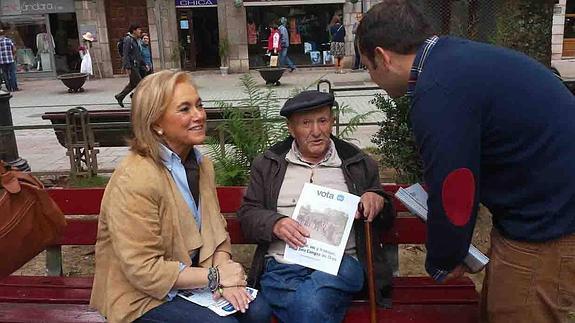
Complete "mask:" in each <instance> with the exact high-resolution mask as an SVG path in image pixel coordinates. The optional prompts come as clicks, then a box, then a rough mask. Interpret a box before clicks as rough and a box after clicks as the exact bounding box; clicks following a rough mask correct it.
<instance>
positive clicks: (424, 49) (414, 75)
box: [407, 36, 439, 99]
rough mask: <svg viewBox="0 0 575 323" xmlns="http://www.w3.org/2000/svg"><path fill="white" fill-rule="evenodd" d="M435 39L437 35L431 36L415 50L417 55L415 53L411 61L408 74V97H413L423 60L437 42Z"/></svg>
mask: <svg viewBox="0 0 575 323" xmlns="http://www.w3.org/2000/svg"><path fill="white" fill-rule="evenodd" d="M437 40H439V37H437V36H431V37H429V38H427V39H426V40H425V42H424V43H423V45H421V47H420V48H419V50H418V51H417V55H415V60H414V61H413V65H412V66H411V71H410V74H409V81H408V84H407V96H408V97H409V98H410V99H413V95H414V93H415V85H416V84H417V79H418V78H419V74H420V73H421V71H423V64H425V60H426V59H427V57H428V56H429V53H430V52H431V50H432V49H433V47H434V46H435V44H437Z"/></svg>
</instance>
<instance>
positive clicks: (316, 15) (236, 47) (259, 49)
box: [220, 0, 364, 72]
mask: <svg viewBox="0 0 575 323" xmlns="http://www.w3.org/2000/svg"><path fill="white" fill-rule="evenodd" d="M227 2H228V3H227V6H224V5H222V7H224V10H221V12H224V13H225V16H224V20H226V21H227V20H228V17H230V16H233V17H235V20H236V21H235V22H234V23H233V25H232V26H231V29H230V30H225V31H224V34H227V36H228V40H229V41H230V43H231V44H232V52H234V53H235V54H236V55H235V56H232V57H230V70H231V71H232V72H244V71H247V70H248V69H250V68H259V67H263V66H266V65H268V64H269V56H268V55H266V53H267V47H268V45H267V43H268V37H269V35H270V27H271V26H274V25H279V23H280V19H281V18H282V17H284V18H285V19H286V20H287V23H286V27H287V29H288V32H289V38H290V39H289V41H290V47H289V51H288V55H289V56H290V58H291V59H292V61H293V62H294V63H295V64H296V65H297V66H326V65H332V64H333V58H332V56H331V55H330V52H329V47H330V40H331V39H330V35H329V31H328V30H329V23H330V21H331V19H332V17H333V16H335V15H337V16H339V17H340V18H341V20H342V21H343V24H344V27H345V28H346V57H345V58H344V64H345V65H347V66H350V65H351V62H352V60H353V56H354V50H353V37H354V36H353V34H352V27H353V24H354V23H355V22H356V21H357V18H358V14H360V13H362V12H363V7H364V6H363V3H362V1H357V2H356V3H352V2H350V1H346V0H243V1H240V2H241V6H237V2H235V1H234V0H229V1H227ZM238 17H240V18H239V19H238ZM232 20H233V19H232ZM238 20H239V21H238ZM220 23H222V18H221V17H220ZM227 25H228V26H229V23H228V24H227ZM238 26H244V27H243V28H239V27H238ZM220 30H221V28H220Z"/></svg>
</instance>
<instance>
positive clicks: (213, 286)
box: [208, 267, 220, 293]
mask: <svg viewBox="0 0 575 323" xmlns="http://www.w3.org/2000/svg"><path fill="white" fill-rule="evenodd" d="M219 286H220V271H219V270H218V268H217V267H210V268H208V288H209V289H210V291H211V292H212V293H213V292H215V291H216V290H217V289H218V287H219Z"/></svg>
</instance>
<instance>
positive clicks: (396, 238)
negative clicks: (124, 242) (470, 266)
mask: <svg viewBox="0 0 575 323" xmlns="http://www.w3.org/2000/svg"><path fill="white" fill-rule="evenodd" d="M226 221H227V222H228V228H227V229H228V232H229V233H230V238H231V240H232V243H233V244H247V243H250V241H248V240H247V239H245V238H244V236H243V234H242V230H241V226H240V221H239V220H238V218H237V217H235V216H234V215H231V216H226ZM97 222H98V220H97V218H86V219H82V218H73V219H68V225H67V226H66V230H64V233H63V234H62V237H61V238H60V240H59V241H58V242H57V243H56V245H93V244H95V243H96V237H97V233H98V225H97ZM426 231H427V229H426V227H425V224H424V223H423V222H421V221H420V220H419V219H417V218H415V217H398V218H397V219H396V220H395V224H394V226H393V227H392V228H391V229H390V230H388V231H386V232H384V233H382V235H383V241H384V242H386V243H388V244H424V243H425V241H426V237H427V234H426Z"/></svg>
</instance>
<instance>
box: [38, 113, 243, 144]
mask: <svg viewBox="0 0 575 323" xmlns="http://www.w3.org/2000/svg"><path fill="white" fill-rule="evenodd" d="M244 110H246V117H249V115H248V112H249V110H248V109H244ZM87 114H88V117H89V121H90V122H89V123H90V129H91V131H92V132H93V135H94V138H93V139H94V142H96V143H98V147H123V146H127V141H126V140H127V139H129V138H131V137H132V125H131V123H130V116H131V112H130V109H113V110H88V111H87ZM206 115H207V135H208V136H212V137H214V138H219V135H220V133H219V132H218V130H217V127H218V126H219V125H220V124H221V123H222V120H224V119H225V115H224V111H223V110H222V109H220V108H206ZM67 116H68V112H67V111H59V112H45V113H44V114H42V119H43V120H49V121H50V122H51V123H52V125H54V126H58V128H55V129H54V133H55V134H56V138H57V139H58V143H60V145H61V146H62V147H65V148H66V147H67V144H66V141H67V139H66V129H65V128H64V127H63V126H65V125H66V124H67V122H68V123H72V124H74V121H78V120H69V118H67ZM67 120H68V121H67ZM74 129H75V130H74V131H76V134H75V137H76V138H81V137H82V134H81V129H80V127H75V128H74Z"/></svg>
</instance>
